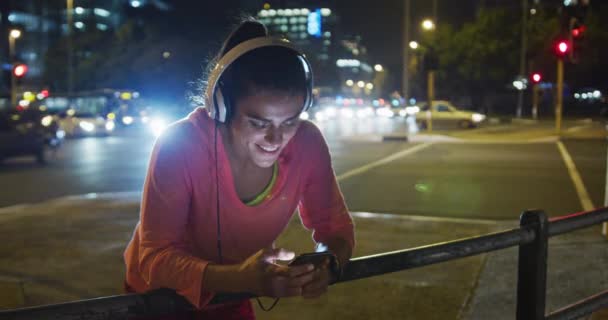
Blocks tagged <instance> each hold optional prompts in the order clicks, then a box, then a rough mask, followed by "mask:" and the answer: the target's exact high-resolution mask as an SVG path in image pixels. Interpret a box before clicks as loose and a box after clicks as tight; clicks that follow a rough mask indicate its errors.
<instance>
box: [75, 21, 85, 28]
mask: <svg viewBox="0 0 608 320" xmlns="http://www.w3.org/2000/svg"><path fill="white" fill-rule="evenodd" d="M74 27H76V28H78V29H84V23H82V21H76V22H75V23H74Z"/></svg>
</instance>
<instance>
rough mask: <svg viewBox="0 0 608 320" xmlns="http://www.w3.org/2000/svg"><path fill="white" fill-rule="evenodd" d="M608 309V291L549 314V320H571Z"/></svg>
mask: <svg viewBox="0 0 608 320" xmlns="http://www.w3.org/2000/svg"><path fill="white" fill-rule="evenodd" d="M606 307H608V290H606V291H604V292H601V293H598V294H596V295H593V296H590V297H588V298H586V299H583V300H580V301H578V302H576V303H574V304H571V305H569V306H567V307H564V308H562V309H559V310H557V311H554V312H552V313H551V314H549V315H548V316H547V317H546V318H545V319H547V320H571V319H578V318H580V317H583V316H586V315H589V314H591V313H593V311H596V310H599V309H601V308H606Z"/></svg>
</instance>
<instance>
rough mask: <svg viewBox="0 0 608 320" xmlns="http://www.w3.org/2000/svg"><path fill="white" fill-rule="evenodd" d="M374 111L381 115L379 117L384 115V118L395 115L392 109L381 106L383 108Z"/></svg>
mask: <svg viewBox="0 0 608 320" xmlns="http://www.w3.org/2000/svg"><path fill="white" fill-rule="evenodd" d="M376 113H377V114H378V115H379V116H381V117H386V118H390V117H392V116H394V115H395V113H394V112H393V110H391V109H389V108H387V107H383V108H379V109H378V110H376Z"/></svg>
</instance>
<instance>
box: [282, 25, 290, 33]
mask: <svg viewBox="0 0 608 320" xmlns="http://www.w3.org/2000/svg"><path fill="white" fill-rule="evenodd" d="M287 30H289V28H287V26H286V25H282V26H281V31H283V32H287Z"/></svg>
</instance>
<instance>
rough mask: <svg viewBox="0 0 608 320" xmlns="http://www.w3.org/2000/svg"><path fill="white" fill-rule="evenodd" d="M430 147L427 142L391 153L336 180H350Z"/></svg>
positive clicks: (431, 143) (430, 144)
mask: <svg viewBox="0 0 608 320" xmlns="http://www.w3.org/2000/svg"><path fill="white" fill-rule="evenodd" d="M432 145H433V142H427V143H424V144H419V145H417V146H414V147H411V148H409V149H405V150H402V151H399V152H397V153H393V154H391V155H390V156H388V157H385V158H382V159H380V160H376V161H374V162H371V163H368V164H366V165H363V166H361V167H359V168H355V169H353V170H350V171H347V172H345V173H343V174H341V175H339V176H338V177H336V179H337V180H338V181H342V180H345V179H348V178H350V177H352V176H356V175H358V174H362V173H364V172H366V171H369V170H371V169H373V168H375V167H378V166H381V165H384V164H387V163H389V162H392V161H395V160H397V159H399V158H402V157H405V156H407V155H410V154H412V153H416V152H418V151H420V150H423V149H426V148H428V147H430V146H432Z"/></svg>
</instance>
